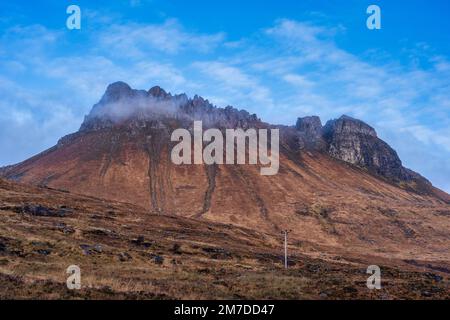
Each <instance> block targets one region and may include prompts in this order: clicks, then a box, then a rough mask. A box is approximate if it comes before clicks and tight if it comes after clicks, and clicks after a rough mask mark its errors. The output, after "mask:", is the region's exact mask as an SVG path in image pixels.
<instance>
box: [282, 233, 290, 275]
mask: <svg viewBox="0 0 450 320" xmlns="http://www.w3.org/2000/svg"><path fill="white" fill-rule="evenodd" d="M289 232H290V230H284V231H283V233H284V267H285V268H286V269H287V268H288V260H287V238H288V233H289Z"/></svg>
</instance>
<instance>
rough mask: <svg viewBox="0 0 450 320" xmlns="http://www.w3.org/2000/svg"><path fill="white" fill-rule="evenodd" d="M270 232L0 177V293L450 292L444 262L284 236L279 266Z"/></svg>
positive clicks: (324, 295)
mask: <svg viewBox="0 0 450 320" xmlns="http://www.w3.org/2000/svg"><path fill="white" fill-rule="evenodd" d="M37 205H40V206H41V207H40V210H36V206H37ZM33 208H34V209H33ZM313 210H316V209H313ZM316 213H317V214H319V215H320V214H323V212H322V211H320V209H319V208H317V212H316V211H314V212H311V214H316ZM446 219H448V217H447V218H446ZM280 240H281V239H280V236H279V234H275V233H265V232H264V231H262V230H261V231H255V230H251V229H248V228H242V227H237V226H233V225H227V224H221V223H214V222H210V221H206V220H202V219H191V218H184V217H177V216H165V215H158V214H149V213H148V212H147V211H146V210H144V209H142V208H141V207H138V206H133V205H130V204H125V203H119V202H115V201H105V200H101V199H96V198H92V197H85V196H77V195H73V194H69V193H66V192H60V191H55V190H50V189H46V188H37V187H31V186H26V185H20V184H16V183H12V182H7V181H4V180H0V298H1V299H10V298H45V299H60V298H64V299H99V298H114V299H164V298H177V299H186V298H193V299H207V298H210V299H211V298H215V299H222V298H248V299H254V298H259V299H272V298H273V299H312V298H318V299H341V298H349V299H357V298H369V299H400V298H402V299H403V298H409V299H422V298H438V299H444V298H445V299H448V298H450V295H449V291H448V276H449V273H450V269H449V268H450V266H449V263H448V261H439V260H438V259H434V260H433V261H426V260H423V259H419V258H416V259H403V258H397V257H394V256H393V257H390V258H384V257H382V256H380V255H379V254H378V253H377V252H372V251H370V250H368V251H365V252H364V253H362V252H359V251H358V250H345V248H336V247H327V246H322V245H320V244H319V243H318V242H317V241H315V240H314V239H308V240H304V241H298V240H293V239H292V240H291V242H290V245H289V252H290V265H291V266H290V269H289V270H287V271H286V270H283V268H282V259H281V256H280V253H281V252H282V243H281V241H280ZM349 249H350V248H349ZM441 260H442V259H441ZM72 264H76V265H79V266H80V267H81V270H82V285H83V288H82V290H80V291H70V290H67V289H66V287H65V280H66V277H67V274H65V270H66V268H67V267H68V266H69V265H72ZM369 264H378V265H379V266H380V267H381V268H382V285H383V289H382V290H377V291H371V290H368V289H367V288H366V286H365V281H366V279H367V276H368V275H366V274H365V270H366V268H367V266H368V265H369Z"/></svg>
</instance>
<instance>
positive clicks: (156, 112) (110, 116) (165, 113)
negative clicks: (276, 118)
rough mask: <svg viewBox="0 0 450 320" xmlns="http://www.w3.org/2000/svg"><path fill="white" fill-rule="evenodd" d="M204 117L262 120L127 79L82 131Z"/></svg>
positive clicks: (112, 88) (227, 122) (214, 121)
mask: <svg viewBox="0 0 450 320" xmlns="http://www.w3.org/2000/svg"><path fill="white" fill-rule="evenodd" d="M172 119H178V120H184V122H185V123H187V122H188V121H190V122H192V121H193V120H202V121H203V122H204V123H205V125H209V126H214V125H216V126H221V127H236V126H241V127H243V128H246V127H249V126H250V124H252V123H256V122H259V121H260V120H259V119H258V118H257V117H256V115H255V114H250V113H248V112H247V111H245V110H238V109H235V108H233V107H231V106H227V107H225V108H218V107H216V106H214V105H213V104H211V103H210V102H209V101H208V100H207V99H204V98H203V97H201V96H199V95H194V97H193V98H189V97H188V96H187V95H186V94H185V93H182V94H175V95H172V94H171V93H168V92H167V91H165V90H164V89H163V88H161V87H160V86H154V87H152V88H150V89H149V90H148V91H145V90H136V89H132V88H131V87H130V86H129V85H128V84H126V83H124V82H120V81H119V82H115V83H112V84H110V85H109V86H108V87H107V89H106V92H105V93H104V95H103V97H102V98H101V99H100V101H99V102H98V103H97V104H95V105H94V106H93V108H92V110H91V112H90V113H89V114H88V115H87V116H86V117H85V120H84V122H83V124H82V125H81V127H80V131H91V130H100V129H103V128H107V127H111V126H114V125H117V124H128V125H136V124H137V122H136V121H138V122H139V123H140V124H139V125H142V123H141V122H145V121H147V122H155V121H157V122H160V123H161V122H164V121H167V120H172Z"/></svg>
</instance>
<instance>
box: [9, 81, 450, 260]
mask: <svg viewBox="0 0 450 320" xmlns="http://www.w3.org/2000/svg"><path fill="white" fill-rule="evenodd" d="M194 120H202V121H203V123H204V125H205V127H216V128H220V129H222V130H224V129H226V128H243V129H248V128H278V129H279V130H280V168H279V172H278V174H277V175H274V176H261V175H260V170H259V169H260V166H259V165H210V166H208V165H181V166H176V165H174V164H173V163H172V162H171V160H170V150H171V147H172V146H173V145H174V143H172V142H170V135H171V132H172V131H173V130H175V129H177V128H188V129H190V130H192V124H193V121H194ZM1 174H2V175H3V176H4V177H6V178H8V179H10V180H16V181H20V182H22V183H28V184H33V185H37V186H47V187H51V188H55V189H61V190H66V191H69V192H70V193H73V194H80V195H88V196H94V197H97V198H102V199H107V200H109V201H120V202H124V203H130V204H132V205H133V206H135V207H140V208H141V210H142V211H143V212H144V211H145V212H147V213H152V214H160V215H168V216H180V217H186V218H196V219H201V220H202V221H209V222H216V223H225V224H231V225H234V226H238V227H244V228H247V229H251V230H259V231H260V232H264V233H267V234H272V235H278V234H279V233H280V231H281V230H284V229H290V230H291V239H293V240H294V241H297V242H298V243H302V242H303V241H308V242H313V243H315V244H317V245H319V246H326V247H329V248H332V250H336V251H340V250H344V251H345V250H348V251H349V252H356V253H360V254H366V253H367V252H370V253H371V255H376V256H379V257H384V258H399V259H423V260H429V261H442V260H443V261H450V251H449V249H448V248H449V246H448V244H449V241H450V235H449V230H450V218H449V212H450V205H449V203H450V196H449V195H448V194H446V193H444V192H442V191H440V190H438V189H436V188H434V187H433V186H432V185H431V184H430V183H429V182H428V181H427V180H426V179H425V178H423V177H421V176H420V175H419V174H417V173H415V172H412V171H411V170H408V169H406V168H404V167H403V166H402V163H401V161H400V159H399V157H398V156H397V153H396V152H395V151H394V150H393V149H392V148H391V147H389V145H388V144H386V143H385V142H384V141H382V140H380V139H379V138H378V137H377V134H376V132H375V130H374V129H373V128H372V127H370V126H369V125H367V124H365V123H364V122H362V121H359V120H356V119H353V118H350V117H347V116H343V117H341V118H339V119H336V120H331V121H329V122H327V123H326V124H325V126H322V124H321V121H320V119H319V118H318V117H307V118H301V119H298V120H297V123H296V125H295V126H291V127H287V126H273V125H270V124H267V123H264V122H262V121H260V120H259V119H258V118H257V116H256V115H250V114H249V113H247V112H246V111H238V110H236V109H234V108H232V107H227V108H225V109H220V108H216V107H214V106H212V105H211V104H210V103H209V102H208V101H207V100H204V99H203V98H201V97H198V96H195V97H194V98H193V99H189V98H188V97H187V96H186V95H184V94H182V95H174V96H173V95H171V94H168V93H166V92H165V91H164V90H163V89H161V88H159V87H154V88H152V89H150V90H149V91H144V90H133V89H131V88H130V87H129V86H128V85H126V84H124V83H121V82H119V83H115V84H112V85H110V86H109V87H108V89H107V91H106V92H105V94H104V96H103V97H102V99H101V100H100V102H99V103H98V104H96V105H95V106H94V107H93V109H92V111H91V113H90V114H89V115H88V116H87V117H86V119H85V121H84V123H83V124H82V126H81V128H80V130H79V131H78V132H76V133H74V134H71V135H69V136H66V137H64V138H62V139H61V140H60V141H59V142H58V144H57V145H56V146H55V147H53V148H51V149H49V150H47V151H45V152H43V153H41V154H39V155H37V156H35V157H33V158H31V159H29V160H26V161H24V162H23V163H20V164H17V165H14V166H11V167H7V168H3V169H2V170H1ZM161 219H163V218H161Z"/></svg>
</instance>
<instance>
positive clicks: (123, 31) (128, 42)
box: [99, 19, 225, 58]
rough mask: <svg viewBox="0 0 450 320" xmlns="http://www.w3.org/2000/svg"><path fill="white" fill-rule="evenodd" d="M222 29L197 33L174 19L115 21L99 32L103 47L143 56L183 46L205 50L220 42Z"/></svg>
mask: <svg viewBox="0 0 450 320" xmlns="http://www.w3.org/2000/svg"><path fill="white" fill-rule="evenodd" d="M224 38H225V35H224V34H223V33H217V34H211V35H209V34H197V33H191V32H188V31H186V30H184V28H183V27H182V26H181V25H180V24H179V23H178V22H177V20H175V19H169V20H166V21H165V22H164V23H163V24H154V25H151V24H150V25H149V24H137V23H129V24H115V25H112V26H110V27H109V28H108V30H105V31H104V32H102V33H101V34H100V35H99V41H100V43H101V46H102V48H103V49H106V50H112V52H113V53H115V54H116V55H117V56H121V57H123V56H130V57H134V58H143V57H145V56H146V55H147V53H148V52H149V51H160V52H163V53H167V54H177V53H180V52H182V51H186V50H193V51H197V52H201V53H207V52H210V51H211V50H213V49H215V48H216V47H217V46H218V45H220V44H221V43H222V42H223V40H224Z"/></svg>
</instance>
